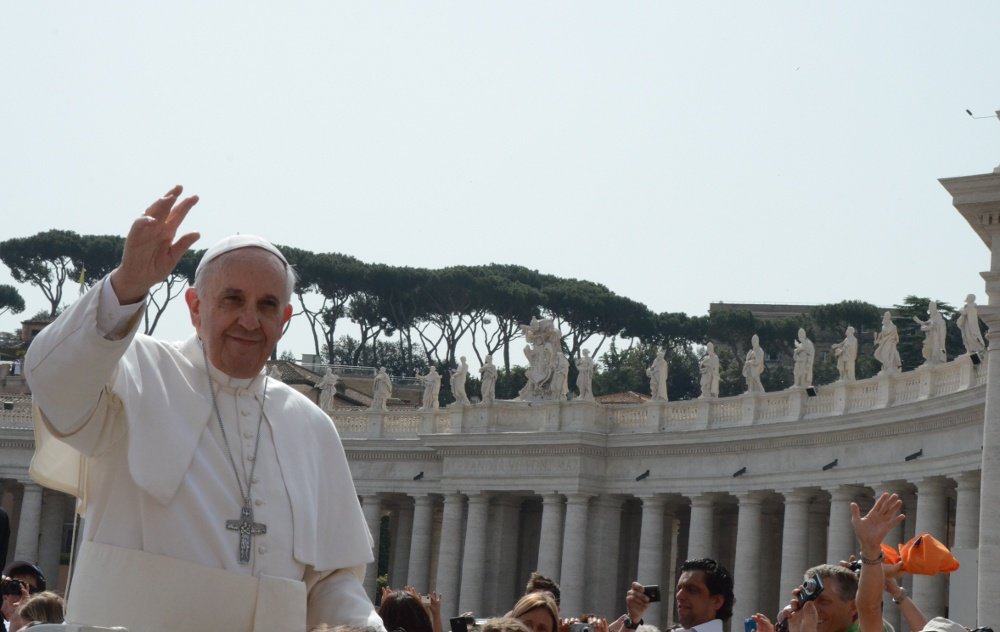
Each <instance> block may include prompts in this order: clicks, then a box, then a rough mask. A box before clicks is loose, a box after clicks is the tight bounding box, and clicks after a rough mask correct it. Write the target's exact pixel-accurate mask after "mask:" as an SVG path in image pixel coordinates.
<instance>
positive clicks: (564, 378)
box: [552, 353, 569, 400]
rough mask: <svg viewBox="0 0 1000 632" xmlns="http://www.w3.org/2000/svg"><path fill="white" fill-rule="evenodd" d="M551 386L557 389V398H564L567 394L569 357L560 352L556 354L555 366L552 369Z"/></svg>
mask: <svg viewBox="0 0 1000 632" xmlns="http://www.w3.org/2000/svg"><path fill="white" fill-rule="evenodd" d="M552 387H553V388H555V389H557V392H558V394H559V397H558V399H560V400H563V399H566V396H567V395H568V394H569V358H567V357H566V356H564V355H563V354H561V353H557V354H556V367H555V370H554V371H552Z"/></svg>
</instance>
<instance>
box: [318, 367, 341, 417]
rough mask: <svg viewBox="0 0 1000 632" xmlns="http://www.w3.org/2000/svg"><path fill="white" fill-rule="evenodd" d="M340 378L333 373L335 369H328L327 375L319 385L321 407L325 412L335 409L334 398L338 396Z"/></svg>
mask: <svg viewBox="0 0 1000 632" xmlns="http://www.w3.org/2000/svg"><path fill="white" fill-rule="evenodd" d="M339 381H340V376H339V375H337V374H336V373H334V372H333V369H331V368H330V367H326V374H325V375H324V376H323V379H321V380H320V381H319V382H318V383H317V384H316V388H318V389H319V407H320V408H322V409H323V410H332V409H333V398H334V396H335V395H336V394H337V382H339Z"/></svg>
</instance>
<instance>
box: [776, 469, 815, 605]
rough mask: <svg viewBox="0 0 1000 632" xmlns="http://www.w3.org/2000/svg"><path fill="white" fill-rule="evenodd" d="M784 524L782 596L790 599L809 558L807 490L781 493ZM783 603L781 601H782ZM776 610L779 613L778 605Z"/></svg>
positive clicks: (810, 495) (809, 495)
mask: <svg viewBox="0 0 1000 632" xmlns="http://www.w3.org/2000/svg"><path fill="white" fill-rule="evenodd" d="M782 495H784V497H785V521H784V526H783V527H782V529H781V584H780V585H781V594H782V595H790V594H791V592H792V589H793V588H795V587H796V586H798V585H799V584H801V583H802V574H803V573H804V572H805V570H806V568H807V566H806V557H807V556H808V554H809V548H808V547H809V532H808V529H809V499H810V498H811V497H812V495H813V492H812V491H811V490H808V489H793V490H790V491H783V492H782ZM783 602H784V601H783ZM778 609H779V610H780V609H781V605H780V604H779V607H778Z"/></svg>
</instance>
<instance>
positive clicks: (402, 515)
mask: <svg viewBox="0 0 1000 632" xmlns="http://www.w3.org/2000/svg"><path fill="white" fill-rule="evenodd" d="M396 515H397V516H398V518H397V519H396V535H395V536H393V538H392V540H393V542H392V548H393V551H394V552H393V556H392V567H391V568H390V569H389V585H390V586H396V585H401V586H408V585H409V584H406V583H405V582H406V580H407V579H408V578H409V576H410V545H411V544H412V539H411V538H412V533H413V507H411V506H410V505H409V504H406V503H405V501H404V504H403V505H402V506H401V507H400V508H399V509H398V510H396Z"/></svg>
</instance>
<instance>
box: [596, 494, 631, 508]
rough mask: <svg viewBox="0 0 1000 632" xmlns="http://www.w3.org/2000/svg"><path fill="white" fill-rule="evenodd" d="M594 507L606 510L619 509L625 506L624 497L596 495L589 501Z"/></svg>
mask: <svg viewBox="0 0 1000 632" xmlns="http://www.w3.org/2000/svg"><path fill="white" fill-rule="evenodd" d="M590 502H591V504H593V505H594V506H595V507H604V508H606V509H621V507H622V505H624V504H625V496H624V495H622V494H598V495H597V496H594V499H593V500H591V501H590Z"/></svg>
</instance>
